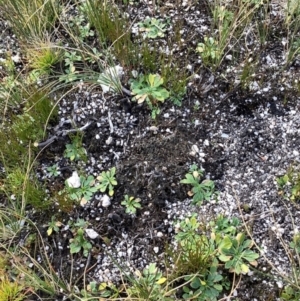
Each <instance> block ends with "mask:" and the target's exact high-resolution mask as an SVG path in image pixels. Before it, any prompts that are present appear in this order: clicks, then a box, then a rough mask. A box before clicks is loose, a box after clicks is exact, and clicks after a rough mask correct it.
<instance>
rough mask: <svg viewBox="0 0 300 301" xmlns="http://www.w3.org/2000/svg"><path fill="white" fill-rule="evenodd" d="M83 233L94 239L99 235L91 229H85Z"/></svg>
mask: <svg viewBox="0 0 300 301" xmlns="http://www.w3.org/2000/svg"><path fill="white" fill-rule="evenodd" d="M85 233H86V234H87V236H88V237H89V238H91V239H95V238H97V237H98V236H99V234H98V233H97V232H96V231H95V230H93V229H85Z"/></svg>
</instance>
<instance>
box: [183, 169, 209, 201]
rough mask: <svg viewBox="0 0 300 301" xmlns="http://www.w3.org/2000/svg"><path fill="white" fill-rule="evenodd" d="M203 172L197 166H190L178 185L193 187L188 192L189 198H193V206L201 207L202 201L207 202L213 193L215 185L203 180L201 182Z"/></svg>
mask: <svg viewBox="0 0 300 301" xmlns="http://www.w3.org/2000/svg"><path fill="white" fill-rule="evenodd" d="M202 176H203V171H202V170H199V169H198V168H197V166H195V165H192V167H191V168H190V171H189V173H187V174H186V175H185V179H183V180H181V181H180V183H183V184H188V185H191V186H193V188H192V190H191V191H189V192H188V195H189V196H193V202H192V203H193V204H194V205H201V204H202V203H203V201H209V200H210V199H211V197H212V195H213V194H214V192H215V184H214V182H213V181H212V180H209V179H205V180H203V181H201V178H202Z"/></svg>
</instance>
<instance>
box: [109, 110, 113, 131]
mask: <svg viewBox="0 0 300 301" xmlns="http://www.w3.org/2000/svg"><path fill="white" fill-rule="evenodd" d="M108 123H109V128H110V133H111V134H112V133H113V132H114V125H113V123H112V121H111V114H110V111H108Z"/></svg>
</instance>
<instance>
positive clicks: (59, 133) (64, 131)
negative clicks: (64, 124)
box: [35, 121, 92, 147]
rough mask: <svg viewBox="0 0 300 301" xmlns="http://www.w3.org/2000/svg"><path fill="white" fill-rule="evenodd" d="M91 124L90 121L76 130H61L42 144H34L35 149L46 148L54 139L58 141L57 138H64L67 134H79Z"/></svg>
mask: <svg viewBox="0 0 300 301" xmlns="http://www.w3.org/2000/svg"><path fill="white" fill-rule="evenodd" d="M91 124H92V121H89V122H88V123H87V124H85V125H84V126H82V127H81V128H78V129H71V130H62V131H58V132H57V134H56V135H54V136H52V137H50V138H49V139H47V140H46V141H44V142H40V143H38V144H36V145H35V146H36V147H47V146H48V145H50V144H51V143H52V142H54V141H55V140H56V139H58V137H59V136H66V135H67V134H69V133H74V132H81V131H84V130H85V129H87V128H88V127H89V126H90V125H91Z"/></svg>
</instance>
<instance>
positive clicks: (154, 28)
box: [138, 18, 166, 39]
mask: <svg viewBox="0 0 300 301" xmlns="http://www.w3.org/2000/svg"><path fill="white" fill-rule="evenodd" d="M138 25H139V27H140V31H142V32H144V33H145V37H147V38H150V39H155V38H157V37H159V38H162V37H164V36H165V34H164V32H165V31H166V24H165V23H163V22H162V21H160V20H158V19H155V18H146V19H145V21H144V22H140V23H139V24H138Z"/></svg>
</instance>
